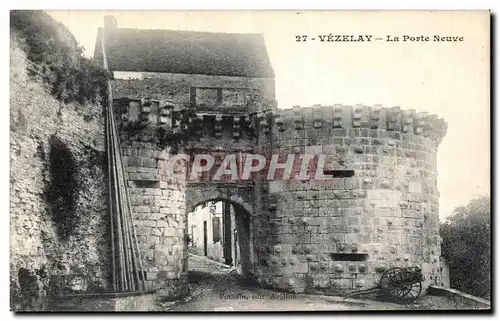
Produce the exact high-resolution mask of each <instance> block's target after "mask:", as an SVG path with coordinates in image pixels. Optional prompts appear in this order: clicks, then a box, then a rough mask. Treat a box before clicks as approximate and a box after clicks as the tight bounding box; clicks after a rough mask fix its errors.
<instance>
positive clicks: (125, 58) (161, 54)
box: [94, 28, 274, 77]
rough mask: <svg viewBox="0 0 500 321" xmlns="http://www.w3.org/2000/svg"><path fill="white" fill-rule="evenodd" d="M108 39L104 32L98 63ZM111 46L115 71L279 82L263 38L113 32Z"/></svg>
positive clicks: (96, 56) (110, 59)
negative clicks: (231, 77) (275, 79)
mask: <svg viewBox="0 0 500 321" xmlns="http://www.w3.org/2000/svg"><path fill="white" fill-rule="evenodd" d="M107 32H108V30H107ZM102 34H103V29H102V28H99V30H98V36H97V41H96V50H95V52H94V59H96V61H102V52H101V46H100V43H101V37H102ZM105 45H106V55H107V59H108V65H109V68H110V69H111V70H113V71H148V72H166V73H181V74H203V75H225V76H243V77H274V72H273V69H272V66H271V62H270V60H269V57H268V55H267V51H266V46H265V44H264V37H263V36H262V35H260V34H235V33H211V32H194V31H175V30H149V29H129V28H113V29H111V30H110V31H109V32H108V36H107V37H106V44H105Z"/></svg>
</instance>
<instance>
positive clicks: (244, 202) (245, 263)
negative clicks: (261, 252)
mask: <svg viewBox="0 0 500 321" xmlns="http://www.w3.org/2000/svg"><path fill="white" fill-rule="evenodd" d="M248 192H250V193H251V191H248V190H247V189H245V188H242V186H236V185H229V184H228V185H219V184H188V186H187V189H186V215H189V213H190V212H192V211H194V210H195V208H196V207H198V206H199V205H201V204H205V203H208V202H218V201H221V202H225V203H227V204H230V205H232V208H233V209H234V221H235V226H236V231H237V235H238V246H239V249H238V252H239V253H240V256H239V259H240V264H241V274H242V276H243V277H244V278H248V277H250V276H251V275H252V274H253V267H254V266H255V264H254V254H253V253H254V244H253V243H254V242H253V234H254V233H253V226H252V221H253V215H254V208H253V205H252V203H251V202H250V199H249V196H251V195H252V194H249V193H248ZM187 221H188V220H186V225H187V224H188V223H187ZM186 227H187V226H186Z"/></svg>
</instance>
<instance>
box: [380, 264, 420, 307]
mask: <svg viewBox="0 0 500 321" xmlns="http://www.w3.org/2000/svg"><path fill="white" fill-rule="evenodd" d="M387 285H388V288H387V290H388V293H389V294H390V295H391V296H392V297H394V298H396V299H398V300H402V299H409V300H415V299H416V298H418V296H419V295H420V292H421V291H422V282H420V281H419V280H418V279H417V277H416V275H415V274H414V273H413V272H411V271H408V270H407V269H399V270H398V271H393V272H392V273H390V275H389V276H388V281H387Z"/></svg>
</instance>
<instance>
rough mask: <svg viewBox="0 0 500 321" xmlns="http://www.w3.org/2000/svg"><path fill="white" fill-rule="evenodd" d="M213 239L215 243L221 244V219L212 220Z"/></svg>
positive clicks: (214, 218)
mask: <svg viewBox="0 0 500 321" xmlns="http://www.w3.org/2000/svg"><path fill="white" fill-rule="evenodd" d="M212 237H213V241H214V243H217V242H220V217H213V218H212Z"/></svg>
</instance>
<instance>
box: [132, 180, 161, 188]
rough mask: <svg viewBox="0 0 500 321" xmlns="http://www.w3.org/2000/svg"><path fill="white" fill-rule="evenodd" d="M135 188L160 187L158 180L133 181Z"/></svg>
mask: <svg viewBox="0 0 500 321" xmlns="http://www.w3.org/2000/svg"><path fill="white" fill-rule="evenodd" d="M134 183H135V187H136V188H160V182H158V181H134Z"/></svg>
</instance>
